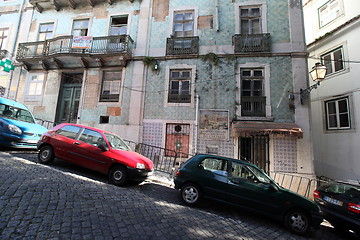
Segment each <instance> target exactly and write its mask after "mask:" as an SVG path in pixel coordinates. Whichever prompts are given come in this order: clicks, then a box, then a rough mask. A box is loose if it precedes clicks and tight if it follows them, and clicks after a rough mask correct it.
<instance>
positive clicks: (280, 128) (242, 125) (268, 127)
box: [232, 121, 303, 138]
mask: <svg viewBox="0 0 360 240" xmlns="http://www.w3.org/2000/svg"><path fill="white" fill-rule="evenodd" d="M232 133H233V136H234V137H245V136H254V135H268V134H283V135H292V136H295V137H297V138H302V137H303V131H302V130H301V128H300V127H299V126H298V125H297V124H295V123H277V122H250V121H249V122H245V121H243V122H240V121H239V122H233V123H232Z"/></svg>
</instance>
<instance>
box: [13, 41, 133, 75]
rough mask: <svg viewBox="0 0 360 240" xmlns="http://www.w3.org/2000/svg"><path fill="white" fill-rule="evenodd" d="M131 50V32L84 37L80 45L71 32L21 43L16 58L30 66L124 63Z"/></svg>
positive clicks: (38, 67)
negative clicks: (65, 34)
mask: <svg viewBox="0 0 360 240" xmlns="http://www.w3.org/2000/svg"><path fill="white" fill-rule="evenodd" d="M132 50H133V40H132V39H131V37H130V36H128V35H119V36H104V37H93V38H92V37H84V42H80V45H79V42H77V41H76V38H74V37H73V36H71V35H70V36H61V37H57V38H52V39H49V40H46V41H40V42H27V43H20V44H19V47H18V50H17V55H16V60H17V61H19V62H22V63H23V64H24V66H25V68H26V69H28V70H29V69H40V68H43V69H45V70H49V69H59V68H75V67H85V68H91V67H112V66H125V64H126V61H127V60H129V59H131V52H132Z"/></svg>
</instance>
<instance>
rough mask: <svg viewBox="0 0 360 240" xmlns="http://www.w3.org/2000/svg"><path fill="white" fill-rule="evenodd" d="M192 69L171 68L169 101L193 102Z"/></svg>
mask: <svg viewBox="0 0 360 240" xmlns="http://www.w3.org/2000/svg"><path fill="white" fill-rule="evenodd" d="M190 86H191V70H171V71H170V85H169V87H170V89H169V97H168V102H169V103H190V102H191V92H190Z"/></svg>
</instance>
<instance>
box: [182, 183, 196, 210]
mask: <svg viewBox="0 0 360 240" xmlns="http://www.w3.org/2000/svg"><path fill="white" fill-rule="evenodd" d="M181 199H182V200H183V201H184V202H185V203H186V204H187V205H190V206H195V205H197V204H198V203H199V202H200V200H201V190H200V188H199V186H198V185H196V184H194V183H187V184H185V185H184V186H183V187H182V188H181Z"/></svg>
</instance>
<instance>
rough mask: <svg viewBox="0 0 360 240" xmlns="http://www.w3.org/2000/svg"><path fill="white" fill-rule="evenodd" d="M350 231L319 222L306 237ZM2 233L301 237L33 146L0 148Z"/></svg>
mask: <svg viewBox="0 0 360 240" xmlns="http://www.w3.org/2000/svg"><path fill="white" fill-rule="evenodd" d="M351 237H352V236H350V235H349V236H347V235H346V236H340V235H338V234H336V233H335V231H334V230H333V229H332V228H331V227H329V226H328V225H327V224H323V225H322V227H321V229H320V230H319V231H317V232H315V233H314V234H313V236H312V237H311V238H312V239H349V238H350V239H351ZM0 239H1V240H3V239H4V240H5V239H287V240H290V239H306V238H302V237H299V236H297V235H294V234H291V233H290V232H288V231H287V230H286V229H285V228H284V227H283V226H282V225H281V224H279V223H276V222H272V221H270V220H266V219H263V218H261V217H258V216H253V215H252V214H250V213H242V212H241V210H239V209H233V208H232V207H229V206H223V205H221V204H218V203H214V202H208V203H205V204H204V205H203V206H201V207H199V208H189V207H187V206H185V205H183V204H182V203H181V201H180V199H179V197H178V195H177V192H176V190H174V189H173V188H171V187H169V186H167V185H164V184H159V183H156V182H153V181H146V182H145V183H143V184H141V185H129V186H127V187H116V186H113V185H111V184H109V183H108V182H107V178H106V176H102V175H100V174H97V173H94V172H91V171H88V170H85V169H82V168H78V167H76V166H74V165H70V164H67V163H65V162H62V161H59V160H56V161H55V162H54V164H53V165H50V166H45V165H41V164H38V163H37V160H36V154H35V152H34V153H31V152H30V153H11V152H10V153H9V152H0ZM353 239H355V238H353Z"/></svg>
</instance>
